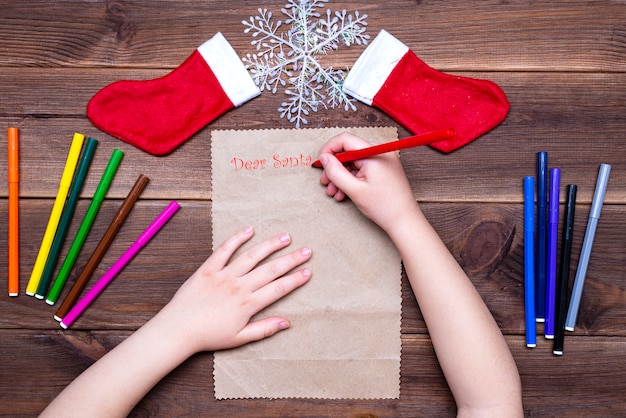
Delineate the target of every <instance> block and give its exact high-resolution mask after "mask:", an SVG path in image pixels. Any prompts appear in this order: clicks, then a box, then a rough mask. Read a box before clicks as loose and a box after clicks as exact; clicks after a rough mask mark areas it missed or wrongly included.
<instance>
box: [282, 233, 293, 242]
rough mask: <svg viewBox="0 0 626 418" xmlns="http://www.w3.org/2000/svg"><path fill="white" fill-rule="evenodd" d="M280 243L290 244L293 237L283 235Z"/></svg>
mask: <svg viewBox="0 0 626 418" xmlns="http://www.w3.org/2000/svg"><path fill="white" fill-rule="evenodd" d="M280 241H281V242H289V241H291V237H290V236H289V234H281V236H280Z"/></svg>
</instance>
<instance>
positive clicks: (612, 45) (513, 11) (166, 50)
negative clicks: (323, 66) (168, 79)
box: [0, 0, 626, 71]
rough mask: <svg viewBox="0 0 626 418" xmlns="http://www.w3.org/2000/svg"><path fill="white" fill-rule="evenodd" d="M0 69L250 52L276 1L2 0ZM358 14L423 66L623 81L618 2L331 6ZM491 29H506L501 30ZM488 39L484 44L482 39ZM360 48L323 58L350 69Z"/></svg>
mask: <svg viewBox="0 0 626 418" xmlns="http://www.w3.org/2000/svg"><path fill="white" fill-rule="evenodd" d="M2 3H3V4H2V5H1V6H0V9H2V10H3V13H2V16H0V39H2V40H3V41H2V42H3V44H4V45H3V50H4V51H5V52H4V53H3V54H2V55H0V65H2V66H18V67H19V66H23V65H28V66H36V67H75V66H81V67H83V66H106V67H109V66H119V67H126V66H135V67H156V68H173V67H176V66H177V65H178V64H179V63H180V62H182V60H183V59H184V58H186V56H187V55H188V54H189V51H190V50H193V48H195V47H197V46H199V45H200V44H201V43H202V42H204V41H205V40H207V39H209V38H210V37H211V36H212V35H213V34H214V33H215V32H218V31H221V32H223V33H224V34H225V35H226V37H227V38H228V39H229V40H230V41H231V43H232V44H233V45H234V46H235V47H236V48H237V49H238V50H240V51H241V53H242V54H245V53H246V52H253V50H252V47H251V46H250V40H251V38H250V36H249V35H247V34H244V33H243V29H244V27H243V25H242V24H241V21H242V20H243V19H247V18H248V17H249V16H253V15H256V14H257V9H258V8H259V7H261V8H267V9H269V10H271V11H273V13H274V15H275V16H276V19H279V18H280V19H282V20H284V19H285V17H284V16H282V15H281V13H280V8H281V7H283V6H284V3H285V2H284V0H272V1H264V2H250V1H246V2H229V3H228V4H227V5H225V4H224V2H221V1H203V2H190V3H186V4H185V6H184V7H181V5H180V2H177V1H173V0H172V1H159V2H153V1H136V2H74V1H56V2H54V3H53V4H50V3H49V2H46V1H43V0H37V1H29V2H13V1H10V0H3V2H2ZM329 7H330V8H331V10H333V11H334V10H342V9H344V8H345V9H347V10H349V11H354V10H358V11H360V12H361V13H367V14H368V16H369V18H368V22H369V26H368V31H369V33H370V35H371V36H372V37H373V36H375V35H376V33H378V31H379V30H380V29H387V30H390V31H392V32H394V34H395V35H396V36H397V37H398V38H399V39H401V40H403V42H405V43H406V44H407V45H410V46H411V48H413V49H414V51H415V52H416V53H417V54H418V55H419V56H420V57H422V58H423V59H424V60H425V61H426V62H427V63H429V64H431V65H433V66H434V67H436V68H446V69H454V70H457V71H458V70H470V69H471V70H479V71H492V70H533V71H541V70H550V71H553V70H557V71H572V70H573V71H624V68H625V64H624V63H625V62H626V60H625V59H624V55H625V48H624V44H625V40H626V36H625V33H626V28H625V26H624V21H625V20H626V19H625V18H626V10H625V9H624V7H623V5H622V4H621V3H620V2H612V1H593V2H586V1H557V2H549V3H543V2H539V3H537V2H530V1H523V2H499V1H495V0H492V1H481V2H471V3H468V2H466V1H463V0H456V1H447V2H414V1H408V0H402V1H400V0H395V1H387V2H377V1H373V0H369V1H360V2H358V4H357V3H356V2H341V1H337V2H332V3H331V4H330V5H329ZM500 28H506V30H501V29H500ZM486 33H488V34H489V36H485V34H486ZM359 53H360V50H359V48H348V49H346V50H345V51H344V52H342V53H341V54H335V55H333V56H332V58H331V61H330V62H332V63H333V65H334V66H335V67H345V66H349V65H351V64H352V63H353V62H354V61H355V60H356V58H357V57H358V54H359Z"/></svg>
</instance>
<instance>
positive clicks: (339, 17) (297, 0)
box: [242, 0, 369, 128]
mask: <svg viewBox="0 0 626 418" xmlns="http://www.w3.org/2000/svg"><path fill="white" fill-rule="evenodd" d="M328 1H329V0H314V1H306V0H289V2H288V3H287V4H286V5H285V7H284V8H282V9H281V12H282V13H283V14H284V15H286V16H287V19H286V20H285V21H284V23H285V25H290V28H289V30H287V31H286V32H281V33H278V30H279V28H281V27H282V26H283V22H282V21H280V20H277V21H274V20H272V12H270V11H268V10H267V9H261V8H259V9H258V12H259V14H258V15H257V16H251V17H250V19H249V20H244V21H242V23H243V25H244V26H246V29H245V30H244V32H245V33H252V37H253V38H254V40H253V41H252V42H251V43H252V45H253V46H255V47H256V51H257V52H256V53H254V54H247V55H246V56H245V57H244V58H243V62H244V65H245V66H246V68H247V69H248V71H249V72H250V74H251V76H252V78H253V79H254V82H255V83H256V85H257V86H258V87H259V89H260V90H261V91H263V90H266V91H271V92H272V93H273V94H275V93H276V92H277V91H278V89H279V88H284V89H285V91H284V93H285V95H286V96H287V99H286V100H285V101H284V102H282V103H281V105H280V107H279V108H278V112H279V113H280V117H281V118H287V119H288V120H289V121H290V122H292V123H295V126H296V128H299V127H300V126H301V124H307V123H308V121H307V117H308V115H310V113H311V112H317V110H318V109H319V108H320V107H323V108H329V107H330V108H335V107H340V106H342V107H343V108H344V110H346V111H347V110H349V109H352V110H356V106H355V105H354V103H353V102H354V100H353V99H352V98H351V97H350V96H348V95H346V94H345V93H344V91H343V81H344V78H345V77H346V75H347V72H346V71H345V70H336V69H333V68H332V67H327V68H324V67H323V66H322V65H321V64H320V62H319V61H318V58H320V57H321V56H323V55H326V54H328V53H329V52H331V51H333V50H337V49H339V47H340V46H341V45H345V46H350V45H353V44H357V45H367V42H368V39H369V35H367V34H365V30H366V26H367V22H366V19H367V15H366V14H363V15H361V14H359V12H358V11H355V12H354V14H352V13H348V12H346V10H343V11H341V12H334V13H333V12H331V11H330V9H326V12H325V14H324V15H322V14H321V13H318V12H317V11H316V10H318V9H319V8H321V7H324V6H325V4H326V3H328Z"/></svg>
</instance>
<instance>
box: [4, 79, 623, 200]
mask: <svg viewBox="0 0 626 418" xmlns="http://www.w3.org/2000/svg"><path fill="white" fill-rule="evenodd" d="M42 71H44V70H32V69H29V70H27V71H25V74H26V76H24V77H22V76H20V75H19V74H18V71H17V70H10V72H11V77H10V79H11V80H15V83H17V84H16V85H17V87H15V86H12V85H11V84H12V83H9V82H2V80H0V96H2V97H8V100H9V102H12V103H17V105H15V106H14V107H13V109H9V110H8V114H7V113H5V114H4V115H2V114H1V113H0V122H2V123H3V124H6V125H10V124H13V125H16V126H18V127H20V128H21V129H22V133H21V138H22V141H23V143H22V146H21V148H22V150H23V151H22V152H23V155H22V160H21V163H22V169H21V171H22V179H21V189H20V193H21V194H22V195H23V196H27V197H34V196H39V197H44V196H45V197H54V195H55V193H56V190H57V187H58V178H59V177H60V173H61V172H62V170H63V164H64V162H65V156H66V153H67V149H68V148H69V141H71V136H72V134H73V132H74V131H79V132H83V133H85V134H86V135H90V136H93V137H95V138H97V139H99V140H100V141H101V142H102V144H101V145H100V146H99V150H98V153H97V155H96V159H95V162H94V168H93V169H92V171H91V172H90V176H89V178H88V179H87V186H86V188H85V190H86V196H89V191H93V190H94V189H95V187H96V185H97V182H98V180H99V175H100V173H101V172H102V170H103V168H104V166H105V164H106V161H107V159H108V158H109V156H110V153H111V152H112V149H113V148H120V149H122V150H123V151H124V152H125V153H126V156H125V158H124V160H123V163H122V165H121V168H120V170H119V173H118V175H117V176H116V179H115V181H114V182H113V185H112V187H111V191H110V196H112V197H117V198H123V197H124V196H125V194H126V193H127V191H128V189H129V187H130V185H131V184H132V183H133V182H134V180H135V178H136V177H137V175H138V174H139V173H140V172H143V173H144V174H146V175H148V176H149V177H150V178H152V179H153V181H152V182H151V185H150V186H149V187H148V189H147V190H146V191H145V195H146V196H149V197H154V198H170V197H171V198H192V199H198V198H200V199H208V198H210V190H211V186H210V163H209V161H210V147H209V144H210V135H211V131H212V130H218V129H266V128H285V129H290V128H293V125H291V124H289V123H288V122H286V121H285V120H284V119H280V118H279V115H278V112H276V111H274V109H277V108H278V107H279V106H280V102H281V100H283V96H282V95H280V94H279V95H274V96H273V95H271V94H268V93H264V94H262V95H261V96H260V97H258V98H256V99H254V100H252V101H251V102H249V103H246V104H245V105H243V106H242V107H240V108H237V109H234V110H232V111H230V112H228V113H226V114H225V115H223V116H221V117H220V118H218V119H217V120H215V121H214V122H213V123H211V124H209V125H208V126H207V127H206V128H204V129H203V130H201V131H200V132H198V133H197V134H196V135H194V136H193V137H192V138H191V139H190V140H189V141H188V142H187V143H185V144H184V145H183V146H181V147H180V148H178V149H177V150H176V151H175V152H174V153H172V154H171V155H170V156H168V157H166V158H159V157H152V156H150V155H148V154H146V153H144V152H141V151H139V150H137V149H136V148H134V147H132V146H130V145H128V144H126V143H123V142H121V141H119V140H116V139H114V138H113V137H110V136H109V135H107V134H104V133H103V132H101V131H99V130H97V129H95V128H94V127H93V126H92V125H91V123H90V122H89V121H88V120H87V119H86V118H85V117H84V116H83V115H84V112H85V106H86V103H87V101H88V100H89V98H90V97H91V95H92V94H94V93H95V91H97V89H98V88H99V87H100V86H102V85H105V84H107V83H109V82H112V81H114V80H115V79H117V78H124V77H125V76H129V75H131V73H129V72H127V71H112V72H109V73H105V72H102V71H95V72H94V71H87V70H72V72H73V73H74V74H75V75H76V77H75V83H73V84H72V85H73V86H74V87H71V90H69V91H68V89H66V88H64V87H63V85H64V83H63V80H64V76H63V72H64V71H65V70H55V71H52V74H51V75H50V76H49V77H47V78H45V80H46V82H45V83H43V84H42V83H41V82H40V81H37V80H44V78H43V73H42ZM140 73H141V74H144V75H147V74H150V76H152V75H156V73H155V72H153V71H152V72H140ZM140 73H139V72H133V73H132V75H137V76H139V75H140ZM99 76H102V77H103V80H100V81H97V80H96V78H97V77H99ZM475 76H480V77H485V78H486V77H488V78H490V79H492V80H494V81H496V82H498V83H499V84H500V85H501V86H502V87H503V89H504V90H505V91H506V92H507V95H508V98H509V101H510V102H511V111H510V113H509V115H508V117H507V119H505V121H504V122H503V123H502V125H500V126H498V127H497V128H496V129H494V130H493V131H491V132H489V133H488V134H486V135H484V136H483V137H481V138H479V139H478V140H476V141H474V142H472V143H471V144H469V145H467V146H466V147H464V148H461V149H459V150H457V151H455V152H453V153H451V154H442V153H440V152H438V151H435V150H433V149H430V148H427V147H422V148H419V149H413V150H407V151H404V152H403V160H404V163H405V167H406V168H407V172H408V175H409V178H410V180H411V182H412V184H413V186H414V190H415V193H416V196H417V198H418V200H420V201H487V200H488V201H499V202H521V199H522V192H521V182H522V177H523V176H525V175H533V174H534V173H535V160H536V157H535V156H536V153H537V152H538V151H548V152H549V155H550V165H551V166H554V167H560V168H561V169H562V182H563V184H567V183H575V184H577V185H578V187H579V193H578V201H579V202H584V203H589V202H590V201H591V198H592V196H593V190H594V188H595V181H596V177H597V173H598V167H599V165H600V163H609V164H611V165H612V166H613V170H612V173H611V180H610V183H609V187H608V190H607V195H606V202H607V203H624V202H626V190H624V188H621V187H619V185H620V184H624V183H626V159H625V158H624V155H626V142H625V141H624V137H623V132H625V131H626V118H624V117H622V115H624V114H626V90H624V89H623V88H619V86H623V85H626V76H625V75H624V74H576V75H575V76H572V75H571V74H561V73H556V74H551V73H538V74H536V73H506V74H502V73H494V74H479V75H475ZM8 79H9V78H8ZM8 79H7V80H8ZM3 80H4V79H3ZM32 84H36V85H37V86H40V87H41V88H40V89H32V88H28V86H29V85H32ZM42 96H43V97H47V98H49V101H48V100H41V97H42ZM16 110H17V111H19V112H23V113H25V114H27V115H30V116H33V117H26V118H24V116H19V117H18V116H17V115H11V113H12V112H14V111H16ZM64 112H69V113H67V114H64ZM267 112H269V115H268V113H267ZM51 114H54V115H63V116H62V117H60V118H59V117H49V116H47V115H51ZM66 116H72V117H71V118H67V117H66ZM74 117H77V118H74ZM310 120H311V122H310V127H323V126H345V127H349V126H395V127H397V128H398V132H399V135H400V136H406V135H408V132H407V131H406V130H405V129H403V128H402V127H400V126H399V125H398V124H397V123H396V122H394V121H393V120H392V119H391V118H390V117H389V116H387V115H385V114H384V113H383V112H381V111H379V110H377V109H374V108H371V107H368V106H366V105H363V104H359V105H358V110H357V112H343V111H338V110H335V111H332V110H326V111H320V112H318V114H316V115H313V116H311V118H310ZM46 144H49V146H44V145H46ZM572 144H580V145H579V146H572ZM5 161H6V154H4V153H0V164H2V163H5ZM181 167H185V171H183V170H181ZM42 169H45V170H46V173H49V174H46V175H42ZM503 172H504V173H505V175H502V173H503ZM5 176H6V173H5V172H4V171H1V172H0V195H3V196H6V190H7V189H6V188H7V185H6V181H5V180H4V179H5V178H6V177H5Z"/></svg>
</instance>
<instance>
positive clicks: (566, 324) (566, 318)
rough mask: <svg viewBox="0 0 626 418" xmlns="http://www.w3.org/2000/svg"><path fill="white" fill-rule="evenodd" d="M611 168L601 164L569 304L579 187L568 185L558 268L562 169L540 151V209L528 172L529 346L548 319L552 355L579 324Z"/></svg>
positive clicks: (546, 332) (526, 270) (526, 262)
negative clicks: (553, 166) (538, 328)
mask: <svg viewBox="0 0 626 418" xmlns="http://www.w3.org/2000/svg"><path fill="white" fill-rule="evenodd" d="M610 172H611V166H610V165H608V164H601V165H600V170H599V174H598V179H597V182H596V189H595V192H594V196H593V201H592V204H591V211H590V212H589V220H588V222H587V230H586V232H585V236H584V238H583V244H582V248H581V252H580V257H579V259H578V268H577V269H576V276H575V278H574V284H573V286H572V292H571V296H570V300H569V303H568V298H567V295H568V290H569V276H570V258H571V252H572V237H573V232H574V213H575V207H576V190H577V186H576V185H575V184H569V185H568V186H567V190H566V199H565V214H564V219H563V230H562V240H561V257H560V266H559V269H558V272H557V251H558V248H557V242H558V227H559V199H560V196H559V192H560V187H561V170H560V169H559V168H550V169H548V154H547V153H546V152H539V153H537V187H536V196H537V201H536V209H537V210H536V213H535V177H533V176H527V177H524V289H525V292H524V293H525V295H524V305H525V319H526V346H527V347H536V345H537V336H536V332H537V331H536V324H535V323H536V322H540V323H545V324H544V327H545V328H544V336H545V338H546V339H553V340H554V348H553V350H552V352H553V354H555V355H563V343H564V338H565V331H566V330H567V331H574V326H575V325H576V317H577V316H578V309H579V306H580V299H581V296H582V291H583V286H584V282H585V276H586V275H587V267H588V264H589V258H590V256H591V248H592V246H593V240H594V237H595V233H596V227H597V225H598V220H599V218H600V212H601V210H602V205H603V203H604V195H605V192H606V187H607V184H608V181H609V174H610ZM535 216H536V218H535ZM535 219H536V233H535Z"/></svg>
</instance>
